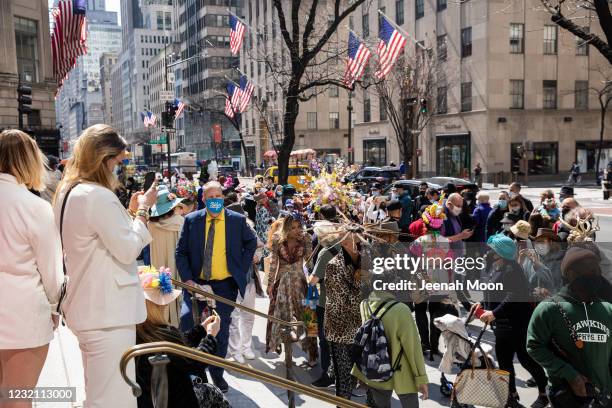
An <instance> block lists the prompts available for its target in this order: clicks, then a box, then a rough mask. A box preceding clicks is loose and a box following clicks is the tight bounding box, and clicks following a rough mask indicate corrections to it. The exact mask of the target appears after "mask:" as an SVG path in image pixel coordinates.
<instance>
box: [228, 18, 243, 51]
mask: <svg viewBox="0 0 612 408" xmlns="http://www.w3.org/2000/svg"><path fill="white" fill-rule="evenodd" d="M229 19H230V29H231V30H230V51H231V52H232V54H233V55H238V53H239V52H240V47H242V40H243V38H244V24H242V21H240V19H239V18H238V17H236V16H235V15H233V14H230V18H229Z"/></svg>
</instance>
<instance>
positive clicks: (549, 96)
mask: <svg viewBox="0 0 612 408" xmlns="http://www.w3.org/2000/svg"><path fill="white" fill-rule="evenodd" d="M543 94H544V101H543V107H544V109H557V81H544V82H543Z"/></svg>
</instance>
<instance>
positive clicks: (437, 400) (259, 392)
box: [33, 298, 537, 408]
mask: <svg viewBox="0 0 612 408" xmlns="http://www.w3.org/2000/svg"><path fill="white" fill-rule="evenodd" d="M255 307H256V308H257V310H261V311H264V312H267V310H268V299H267V298H258V299H257V302H256V305H255ZM470 331H471V333H472V334H476V333H477V331H478V327H473V328H472V329H471V330H470ZM265 332H266V323H265V320H264V319H262V318H259V317H257V318H256V319H255V328H254V333H253V334H254V338H253V346H254V348H255V350H256V354H257V359H256V360H253V361H249V362H248V364H249V365H250V366H252V367H254V368H257V369H260V370H264V371H266V372H270V373H274V374H276V375H279V376H282V377H284V376H285V365H284V356H282V355H281V356H279V355H277V354H276V353H269V354H267V355H263V356H262V354H263V350H264V348H265ZM492 338H493V334H492V333H490V332H488V333H486V334H485V336H484V339H485V341H487V342H491V341H492ZM293 352H294V362H295V364H296V366H297V367H296V368H295V370H294V372H295V375H296V380H297V381H298V382H300V383H303V384H310V383H311V382H312V381H314V380H315V379H317V378H318V377H319V375H320V368H319V367H315V368H312V369H309V368H306V367H299V366H300V365H302V366H303V365H305V363H306V355H305V354H304V353H303V352H302V350H301V349H300V348H299V346H298V345H295V346H294V348H293ZM439 363H440V359H439V358H436V361H435V362H429V361H428V360H427V359H426V361H425V364H426V369H427V374H428V376H429V381H430V386H429V394H430V399H429V400H428V401H421V402H420V406H421V407H424V408H430V407H448V406H449V399H448V398H445V397H443V396H442V395H441V394H440V390H439V388H440V372H439V371H438V369H437V366H438V364H439ZM117 365H118V364H117ZM515 368H516V370H517V377H518V378H517V386H518V387H519V393H520V395H521V400H522V402H523V404H524V405H525V404H527V405H529V404H531V402H533V401H534V400H535V398H536V397H537V390H536V389H535V388H525V386H524V381H525V380H527V379H528V378H529V375H528V374H527V373H526V371H525V370H524V369H523V368H522V367H520V365H518V363H517V364H515ZM117 375H120V374H119V369H117ZM453 377H454V376H449V379H452V378H453ZM226 379H227V382H228V383H229V385H230V391H229V392H228V394H227V398H228V400H229V401H230V404H231V406H232V407H233V408H253V407H265V408H282V407H286V406H287V393H286V391H285V390H282V389H279V388H277V387H273V386H270V385H268V384H265V383H262V382H259V381H257V380H253V379H250V378H248V377H244V376H240V375H236V374H234V373H231V372H228V373H227V374H226ZM38 385H39V386H72V387H76V388H77V402H76V403H63V404H62V403H35V404H34V405H33V406H34V407H36V408H72V407H82V406H83V405H82V403H83V400H84V398H85V390H84V380H83V365H82V362H81V355H80V351H79V348H78V344H77V342H76V338H75V337H74V336H73V335H72V333H71V332H70V331H69V330H68V329H67V328H66V327H60V329H59V330H58V332H56V336H55V339H54V340H53V342H52V343H51V346H50V348H49V355H48V357H47V361H46V363H45V367H44V369H43V372H42V375H41V378H40V381H39V384H38ZM328 391H329V392H333V391H334V388H333V387H332V388H329V389H328ZM357 392H358V393H364V391H363V390H362V389H359V390H358V391H357ZM354 399H355V400H356V401H360V402H362V403H363V402H364V398H354ZM296 405H297V406H299V407H307V408H311V407H312V408H318V407H330V405H329V404H326V403H323V402H320V401H317V400H315V399H312V398H309V397H306V396H303V395H296ZM392 407H393V408H398V407H400V403H399V400H397V399H396V397H394V401H393V404H392ZM109 408H110V407H109Z"/></svg>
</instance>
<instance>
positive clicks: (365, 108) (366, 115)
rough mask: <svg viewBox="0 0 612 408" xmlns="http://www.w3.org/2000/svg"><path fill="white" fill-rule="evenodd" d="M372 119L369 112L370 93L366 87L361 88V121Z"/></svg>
mask: <svg viewBox="0 0 612 408" xmlns="http://www.w3.org/2000/svg"><path fill="white" fill-rule="evenodd" d="M371 120H372V112H370V94H369V93H368V90H367V89H364V90H363V121H364V122H370V121H371Z"/></svg>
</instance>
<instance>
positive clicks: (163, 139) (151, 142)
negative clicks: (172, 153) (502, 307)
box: [149, 136, 166, 145]
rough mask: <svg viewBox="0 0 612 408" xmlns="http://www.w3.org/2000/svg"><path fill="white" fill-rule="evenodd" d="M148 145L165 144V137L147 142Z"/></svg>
mask: <svg viewBox="0 0 612 408" xmlns="http://www.w3.org/2000/svg"><path fill="white" fill-rule="evenodd" d="M149 144H151V145H156V144H166V136H160V137H159V139H152V140H149Z"/></svg>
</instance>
